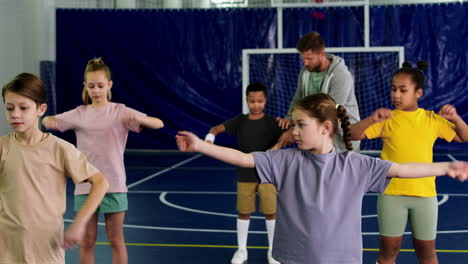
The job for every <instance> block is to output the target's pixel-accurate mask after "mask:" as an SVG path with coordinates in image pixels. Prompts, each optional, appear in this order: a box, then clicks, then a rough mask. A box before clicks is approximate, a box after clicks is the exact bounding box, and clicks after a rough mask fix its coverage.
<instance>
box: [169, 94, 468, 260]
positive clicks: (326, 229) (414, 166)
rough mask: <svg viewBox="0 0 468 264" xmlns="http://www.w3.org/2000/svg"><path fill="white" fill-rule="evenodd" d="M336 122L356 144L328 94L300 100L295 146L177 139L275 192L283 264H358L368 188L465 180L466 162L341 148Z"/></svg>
mask: <svg viewBox="0 0 468 264" xmlns="http://www.w3.org/2000/svg"><path fill="white" fill-rule="evenodd" d="M338 120H340V122H341V128H342V129H343V131H344V141H345V144H346V146H347V148H348V149H351V141H350V129H349V117H348V115H347V113H346V108H345V107H344V106H341V105H337V104H336V103H335V102H334V101H333V99H332V98H331V97H330V96H328V95H326V94H314V95H311V96H306V97H304V98H303V99H302V100H300V101H299V102H298V103H297V104H296V105H295V107H294V111H293V124H294V129H293V135H294V138H295V141H296V144H297V145H298V149H284V150H276V151H267V152H254V153H253V154H252V153H251V154H246V153H242V152H240V151H237V150H234V149H229V148H223V147H219V146H215V145H212V144H209V143H206V142H204V141H202V140H200V139H199V138H197V137H196V136H195V135H194V134H192V133H190V132H186V131H184V132H179V134H178V135H177V136H176V139H177V145H178V146H179V149H180V150H181V151H185V152H191V151H197V152H201V153H204V154H206V155H209V156H211V157H214V158H216V159H219V160H222V161H225V162H227V163H230V164H233V165H237V166H241V167H246V168H253V167H255V168H256V169H257V172H258V177H259V180H260V182H262V183H272V184H274V185H275V186H276V188H277V190H278V204H277V223H276V229H275V236H274V242H273V257H274V258H275V259H276V260H278V261H280V262H281V263H283V264H296V263H298V264H299V263H301V264H302V263H314V264H329V263H333V264H344V263H346V264H361V263H362V236H361V206H362V199H363V196H364V194H365V193H366V192H368V191H374V192H383V191H384V190H385V188H386V186H387V184H388V183H389V178H392V177H402V178H416V177H429V176H433V175H444V174H448V175H449V176H451V177H453V178H458V179H459V180H461V181H463V180H466V179H467V178H468V163H467V162H453V163H405V164H396V163H392V162H389V161H385V160H380V159H378V158H372V157H369V156H364V155H361V154H358V153H355V152H342V153H339V152H337V151H336V150H335V149H334V147H333V136H334V135H335V133H336V132H337V129H338Z"/></svg>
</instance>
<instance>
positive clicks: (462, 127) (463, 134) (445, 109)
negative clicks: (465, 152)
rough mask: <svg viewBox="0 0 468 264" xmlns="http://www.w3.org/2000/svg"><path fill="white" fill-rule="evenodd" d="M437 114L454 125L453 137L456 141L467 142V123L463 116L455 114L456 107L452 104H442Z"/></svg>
mask: <svg viewBox="0 0 468 264" xmlns="http://www.w3.org/2000/svg"><path fill="white" fill-rule="evenodd" d="M439 115H440V116H441V117H443V118H445V119H447V120H449V121H450V122H452V123H453V124H454V125H455V132H457V135H455V137H454V138H453V140H455V141H456V142H468V125H466V123H465V121H464V120H463V118H461V117H460V116H459V115H458V114H457V109H455V107H454V106H453V105H449V104H447V105H444V106H442V107H441V108H440V110H439Z"/></svg>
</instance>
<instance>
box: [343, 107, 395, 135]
mask: <svg viewBox="0 0 468 264" xmlns="http://www.w3.org/2000/svg"><path fill="white" fill-rule="evenodd" d="M392 116H393V114H392V110H390V109H388V108H379V109H377V110H375V112H374V113H373V114H372V115H370V116H368V117H367V118H366V119H363V120H361V121H359V122H357V123H354V124H352V125H351V127H350V128H351V140H361V139H364V138H365V137H366V134H365V133H364V131H366V129H367V128H368V127H370V126H372V125H373V124H375V123H377V122H381V121H384V120H387V119H389V118H391V117H392Z"/></svg>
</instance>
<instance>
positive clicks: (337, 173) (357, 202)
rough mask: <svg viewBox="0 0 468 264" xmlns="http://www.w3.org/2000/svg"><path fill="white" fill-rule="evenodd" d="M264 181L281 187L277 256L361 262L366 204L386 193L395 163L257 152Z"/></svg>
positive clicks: (344, 155) (350, 155)
mask: <svg viewBox="0 0 468 264" xmlns="http://www.w3.org/2000/svg"><path fill="white" fill-rule="evenodd" d="M253 156H254V159H255V167H256V169H257V172H258V176H259V179H260V182H261V183H272V184H274V185H275V186H276V189H277V190H278V196H277V211H276V214H277V218H276V219H277V221H276V227H275V237H274V243H273V256H274V258H275V259H276V260H278V261H279V262H281V263H286V264H295V263H297V264H299V263H300V264H303V263H314V264H320V263H323V264H329V263H333V264H344V263H346V264H361V263H362V233H361V208H362V199H363V197H364V194H365V193H366V192H369V191H371V192H383V191H384V190H385V188H386V187H387V185H388V183H389V181H390V179H389V178H387V177H386V176H387V173H388V170H389V168H390V166H391V164H392V163H391V162H389V161H385V160H381V159H378V158H372V157H369V156H365V155H361V154H358V153H355V152H341V153H338V152H337V151H336V150H333V151H332V152H331V153H327V154H312V153H310V152H309V151H303V150H299V149H284V150H277V151H267V152H254V153H253Z"/></svg>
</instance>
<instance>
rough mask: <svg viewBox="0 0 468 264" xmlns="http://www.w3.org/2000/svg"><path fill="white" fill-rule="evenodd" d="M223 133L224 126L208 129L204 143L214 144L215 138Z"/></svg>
mask: <svg viewBox="0 0 468 264" xmlns="http://www.w3.org/2000/svg"><path fill="white" fill-rule="evenodd" d="M225 131H226V127H225V126H224V124H219V125H217V126H214V127H212V128H211V129H210V131H209V132H208V134H206V136H205V141H207V142H210V143H214V141H215V138H216V136H217V135H218V134H220V133H223V132H225Z"/></svg>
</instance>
